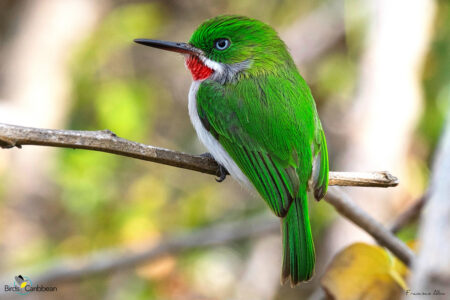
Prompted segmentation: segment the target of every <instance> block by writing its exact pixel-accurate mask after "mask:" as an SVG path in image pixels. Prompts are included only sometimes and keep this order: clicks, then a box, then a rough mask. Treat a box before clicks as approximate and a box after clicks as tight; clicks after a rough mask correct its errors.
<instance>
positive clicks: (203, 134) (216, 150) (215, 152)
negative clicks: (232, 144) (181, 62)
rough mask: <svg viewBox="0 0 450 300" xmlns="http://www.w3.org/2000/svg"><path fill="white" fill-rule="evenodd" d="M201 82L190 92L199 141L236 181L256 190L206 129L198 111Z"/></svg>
mask: <svg viewBox="0 0 450 300" xmlns="http://www.w3.org/2000/svg"><path fill="white" fill-rule="evenodd" d="M200 83H201V82H200V81H194V82H192V85H191V89H190V90H189V105H188V108H189V117H190V118H191V122H192V125H194V128H195V131H196V132H197V136H198V138H199V140H200V141H201V142H202V143H203V145H205V147H206V148H207V149H208V151H209V152H210V153H211V155H212V156H213V157H214V159H215V160H216V161H217V162H218V163H220V164H221V165H222V166H224V167H225V168H226V169H227V170H228V172H229V173H230V175H231V176H232V177H233V178H234V179H236V180H237V181H238V182H239V183H240V184H241V185H243V186H244V187H246V188H249V189H250V190H254V188H253V185H252V184H251V183H250V181H249V180H248V178H247V176H245V175H244V173H242V171H241V169H239V167H238V166H237V165H236V163H235V162H234V160H233V159H232V158H231V157H230V155H228V153H227V152H226V151H225V149H224V148H223V147H222V145H220V143H219V142H218V141H217V140H216V139H215V138H214V137H213V136H212V134H211V133H209V131H208V130H206V129H205V127H204V126H203V124H202V122H201V121H200V117H199V116H198V111H197V91H198V88H199V86H200Z"/></svg>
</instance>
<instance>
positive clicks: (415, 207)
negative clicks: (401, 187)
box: [390, 192, 429, 234]
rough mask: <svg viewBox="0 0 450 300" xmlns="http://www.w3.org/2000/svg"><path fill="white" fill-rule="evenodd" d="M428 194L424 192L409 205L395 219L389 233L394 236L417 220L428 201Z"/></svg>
mask: <svg viewBox="0 0 450 300" xmlns="http://www.w3.org/2000/svg"><path fill="white" fill-rule="evenodd" d="M428 198H429V193H428V192H426V193H425V194H423V195H422V196H421V197H420V198H419V199H417V200H416V201H415V202H414V203H413V204H411V205H410V206H409V207H408V208H407V209H405V211H403V212H402V213H401V214H400V215H399V216H398V217H397V219H395V220H394V222H393V223H392V225H391V226H390V228H391V232H392V233H394V234H396V233H398V232H399V231H400V230H402V229H403V228H404V227H405V226H406V225H409V224H410V223H411V222H412V221H414V220H415V219H417V218H418V217H419V215H420V212H421V211H422V209H423V207H424V205H425V203H426V202H427V201H428Z"/></svg>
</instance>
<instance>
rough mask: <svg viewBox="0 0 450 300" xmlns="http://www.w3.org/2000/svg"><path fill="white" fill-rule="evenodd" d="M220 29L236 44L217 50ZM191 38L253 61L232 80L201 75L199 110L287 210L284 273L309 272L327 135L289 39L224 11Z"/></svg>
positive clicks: (275, 206) (296, 276)
mask: <svg viewBox="0 0 450 300" xmlns="http://www.w3.org/2000/svg"><path fill="white" fill-rule="evenodd" d="M221 37H226V38H228V39H230V40H231V42H232V45H231V46H230V48H229V52H228V53H227V52H226V51H223V52H220V55H219V54H217V53H216V52H217V51H214V49H212V48H208V47H206V45H212V43H210V41H213V40H215V39H217V38H221ZM190 43H191V44H192V45H194V46H196V47H198V48H200V49H202V50H204V51H205V53H206V56H207V57H208V58H210V59H212V60H215V61H218V62H222V63H226V64H235V63H239V62H242V61H246V60H249V61H251V64H250V67H249V68H248V69H247V70H245V71H243V72H241V73H238V74H236V76H235V78H234V79H233V80H231V81H229V82H226V83H221V82H217V81H214V80H208V79H207V80H205V81H203V82H202V83H201V85H200V88H199V90H198V93H197V110H198V114H199V117H200V119H201V120H202V122H203V124H204V126H205V128H208V129H209V131H210V133H211V134H212V135H213V136H214V137H215V138H216V139H217V140H218V141H219V143H220V144H221V145H222V146H223V148H224V149H225V150H226V151H227V152H228V154H229V155H230V156H231V157H232V158H233V160H234V161H235V163H236V164H237V165H238V166H239V168H240V169H241V170H242V172H243V173H244V174H245V175H246V176H247V178H248V179H249V180H250V182H251V183H252V184H253V186H254V188H255V189H256V190H257V191H258V192H259V194H260V195H261V197H262V198H263V199H264V200H265V201H266V202H267V204H268V205H269V207H270V208H271V210H272V211H273V212H274V214H275V215H277V216H278V217H281V218H282V231H283V249H284V253H283V268H282V278H283V280H285V279H287V278H289V277H290V279H291V283H292V284H297V283H298V282H301V281H304V280H308V279H309V278H310V277H311V276H312V275H313V272H314V263H315V254H314V244H313V240H312V236H311V229H310V223H309V216H308V201H307V191H308V181H309V179H310V178H311V176H312V166H313V159H314V157H315V156H316V155H318V168H319V172H318V176H317V179H316V180H314V187H313V188H314V193H315V196H316V197H317V198H318V199H321V198H322V197H323V196H324V194H325V192H326V189H327V184H328V155H327V148H326V142H325V136H324V133H323V131H322V127H321V124H320V121H319V118H318V116H317V111H316V107H315V103H314V100H313V98H312V96H311V92H310V89H309V88H308V86H307V84H306V83H305V81H304V80H303V78H302V77H301V76H300V74H299V73H298V71H297V69H296V67H295V65H294V63H293V61H292V59H291V57H290V55H289V54H288V52H287V50H286V48H285V45H284V43H283V42H282V41H281V40H280V39H279V38H278V36H277V35H276V33H275V31H273V29H271V28H270V27H269V26H267V25H265V24H263V23H261V22H259V21H256V20H252V19H247V18H243V17H218V18H215V19H212V20H209V21H207V22H205V23H204V24H203V25H201V26H200V28H199V29H198V30H197V31H196V32H195V33H194V35H193V36H192V38H191V41H190ZM233 46H234V48H233ZM208 54H210V55H208Z"/></svg>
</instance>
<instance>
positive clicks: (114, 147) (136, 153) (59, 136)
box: [0, 123, 398, 187]
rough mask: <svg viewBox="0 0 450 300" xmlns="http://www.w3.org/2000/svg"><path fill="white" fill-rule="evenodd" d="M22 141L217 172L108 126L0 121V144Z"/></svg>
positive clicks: (389, 179)
mask: <svg viewBox="0 0 450 300" xmlns="http://www.w3.org/2000/svg"><path fill="white" fill-rule="evenodd" d="M23 145H39V146H52V147H62V148H73V149H87V150H94V151H101V152H108V153H113V154H117V155H122V156H128V157H132V158H137V159H141V160H146V161H152V162H156V163H160V164H165V165H169V166H174V167H178V168H183V169H189V170H193V171H197V172H202V173H207V174H212V175H216V174H218V165H217V163H216V161H215V160H214V159H212V158H209V157H203V156H199V155H190V154H186V153H182V152H177V151H173V150H168V149H164V148H159V147H154V146H149V145H144V144H140V143H136V142H132V141H129V140H126V139H123V138H120V137H118V136H116V135H115V134H114V133H113V132H111V131H109V130H101V131H76V130H54V129H40V128H31V127H22V126H16V125H8V124H2V123H0V147H2V148H13V147H18V148H21V147H22V146H23ZM329 178H330V179H329V185H339V186H363V187H393V186H396V185H398V179H397V178H396V177H394V176H392V175H391V174H390V173H389V172H367V173H361V172H330V175H329Z"/></svg>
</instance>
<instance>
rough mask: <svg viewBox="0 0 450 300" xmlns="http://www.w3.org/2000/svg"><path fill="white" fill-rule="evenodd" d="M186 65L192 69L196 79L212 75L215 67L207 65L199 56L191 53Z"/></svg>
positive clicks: (193, 76)
mask: <svg viewBox="0 0 450 300" xmlns="http://www.w3.org/2000/svg"><path fill="white" fill-rule="evenodd" d="M186 67H187V68H188V69H189V71H191V74H192V78H193V79H194V80H203V79H206V78H208V77H209V76H211V74H212V73H213V72H214V70H213V69H211V68H209V67H207V66H206V65H205V64H204V63H203V62H202V61H201V60H200V58H198V56H195V55H189V56H188V57H187V58H186Z"/></svg>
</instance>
